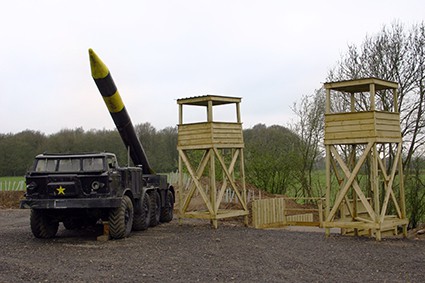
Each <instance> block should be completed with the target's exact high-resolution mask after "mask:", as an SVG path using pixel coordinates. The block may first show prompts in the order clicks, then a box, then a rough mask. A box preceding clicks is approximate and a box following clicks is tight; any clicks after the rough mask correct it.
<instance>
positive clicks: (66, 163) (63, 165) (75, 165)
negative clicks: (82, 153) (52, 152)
mask: <svg viewBox="0 0 425 283" xmlns="http://www.w3.org/2000/svg"><path fill="white" fill-rule="evenodd" d="M81 166H82V168H81ZM103 170H104V158H102V157H87V158H59V159H53V158H45V159H37V163H36V165H35V171H36V172H79V171H103Z"/></svg>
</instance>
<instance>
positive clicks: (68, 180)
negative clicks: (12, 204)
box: [21, 152, 174, 239]
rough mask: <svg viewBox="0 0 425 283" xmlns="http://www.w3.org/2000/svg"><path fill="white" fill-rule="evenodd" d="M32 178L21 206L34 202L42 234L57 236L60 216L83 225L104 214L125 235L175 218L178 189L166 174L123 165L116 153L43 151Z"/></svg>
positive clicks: (68, 224) (115, 232)
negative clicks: (175, 188) (152, 173)
mask: <svg viewBox="0 0 425 283" xmlns="http://www.w3.org/2000/svg"><path fill="white" fill-rule="evenodd" d="M26 183H27V191H26V199H25V200H23V201H22V202H21V207H23V208H31V216H30V224H31V230H32V233H33V234H34V236H35V237H37V238H51V237H54V236H55V235H56V233H57V231H58V227H59V222H63V225H64V226H65V228H66V229H79V228H83V227H87V226H91V225H94V224H96V223H97V222H98V221H99V220H103V221H108V222H109V230H110V236H111V237H112V238H115V239H119V238H123V237H127V236H128V235H129V234H130V231H131V230H135V231H140V230H145V229H147V228H148V227H149V226H155V225H157V224H159V223H160V222H169V221H171V220H172V218H173V206H174V205H173V204H174V190H173V189H172V187H169V186H168V184H167V182H166V176H161V175H143V172H142V169H141V168H140V167H119V165H118V162H117V158H116V156H115V155H114V154H112V153H106V152H103V153H83V154H47V153H45V154H40V155H37V156H36V158H35V161H34V165H33V166H32V169H31V170H30V171H29V172H28V173H27V175H26Z"/></svg>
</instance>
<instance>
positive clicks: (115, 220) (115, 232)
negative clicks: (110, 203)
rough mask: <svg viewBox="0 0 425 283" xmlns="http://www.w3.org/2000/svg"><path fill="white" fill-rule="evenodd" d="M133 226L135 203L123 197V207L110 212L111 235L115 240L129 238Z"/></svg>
mask: <svg viewBox="0 0 425 283" xmlns="http://www.w3.org/2000/svg"><path fill="white" fill-rule="evenodd" d="M132 226H133V203H132V201H131V199H130V198H129V197H128V196H123V198H122V200H121V206H120V207H118V208H114V209H111V210H110V211H109V235H110V236H111V238H113V239H121V238H125V237H128V235H130V232H131V228H132Z"/></svg>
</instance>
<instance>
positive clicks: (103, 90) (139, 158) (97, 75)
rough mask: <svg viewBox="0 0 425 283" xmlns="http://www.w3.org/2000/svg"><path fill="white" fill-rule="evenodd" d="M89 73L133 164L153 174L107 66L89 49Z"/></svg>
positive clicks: (145, 172)
mask: <svg viewBox="0 0 425 283" xmlns="http://www.w3.org/2000/svg"><path fill="white" fill-rule="evenodd" d="M89 57H90V67H91V75H92V77H93V79H94V82H95V83H96V85H97V88H98V89H99V91H100V94H101V95H102V98H103V100H104V101H105V104H106V106H107V107H108V110H109V113H110V114H111V116H112V120H114V123H115V126H116V127H117V129H118V132H119V133H120V135H121V139H122V140H123V142H124V144H125V146H126V147H127V150H129V151H130V157H131V160H133V163H134V165H136V166H140V165H141V166H142V170H143V174H153V173H154V172H153V170H152V169H151V167H150V165H149V162H148V159H147V157H146V154H145V151H144V149H143V146H142V144H141V143H140V141H139V139H138V138H137V135H136V131H135V130H134V127H133V124H132V123H131V119H130V116H129V115H128V113H127V110H126V108H125V106H124V103H123V101H122V99H121V96H120V94H119V92H118V90H117V87H116V86H115V83H114V80H113V79H112V76H111V73H110V72H109V69H108V67H106V65H105V64H104V63H103V62H102V60H100V58H99V57H98V56H97V54H96V53H95V52H94V51H93V50H92V49H89Z"/></svg>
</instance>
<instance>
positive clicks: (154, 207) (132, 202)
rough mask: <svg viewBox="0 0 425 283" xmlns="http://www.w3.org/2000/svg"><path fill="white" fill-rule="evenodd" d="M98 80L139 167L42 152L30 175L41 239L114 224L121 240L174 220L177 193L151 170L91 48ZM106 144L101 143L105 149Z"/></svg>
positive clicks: (35, 229) (107, 157) (107, 156)
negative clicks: (102, 223)
mask: <svg viewBox="0 0 425 283" xmlns="http://www.w3.org/2000/svg"><path fill="white" fill-rule="evenodd" d="M89 56H90V65H91V71H92V77H93V79H94V81H95V83H96V85H97V87H98V89H99V91H100V93H101V95H102V98H103V100H104V102H105V104H106V106H107V108H108V110H109V112H110V114H111V117H112V119H113V121H114V123H115V125H116V127H117V129H118V132H119V134H120V136H121V138H122V140H123V142H124V145H125V146H126V148H127V151H128V155H129V157H130V158H131V160H132V161H133V166H127V167H119V166H118V162H117V158H116V156H115V155H114V154H113V153H106V152H104V153H81V154H75V153H70V154H63V153H62V154H47V153H46V154H40V155H38V156H36V158H35V162H34V165H33V167H32V169H31V170H30V171H29V172H28V173H27V175H26V183H27V190H26V199H25V200H22V201H21V207H22V208H30V209H31V217H30V222H31V230H32V233H33V234H34V236H35V237H37V238H51V237H54V236H55V235H56V233H57V231H58V227H59V223H60V222H62V223H63V225H64V226H65V228H67V229H76V228H81V227H84V226H88V225H93V224H95V223H96V222H98V221H100V220H102V221H105V222H108V225H109V235H110V236H111V237H112V238H115V239H120V238H124V237H127V236H128V235H129V234H130V232H131V231H132V230H136V231H138V230H145V229H147V228H148V227H149V226H156V225H158V224H159V223H160V222H169V221H171V220H172V218H173V209H174V200H175V191H174V188H173V187H172V186H169V185H168V184H167V177H166V176H165V175H158V174H156V173H155V171H154V170H153V169H152V168H151V166H150V164H149V162H148V159H147V157H146V154H145V151H144V149H143V146H142V144H141V143H140V141H139V139H138V137H137V135H136V132H135V129H134V127H133V124H132V122H131V120H130V117H129V115H128V113H127V110H126V108H125V106H124V104H123V102H122V99H121V96H120V95H119V93H118V90H117V88H116V86H115V83H114V81H113V79H112V76H111V74H110V72H109V70H108V68H107V67H106V66H105V64H104V63H103V62H102V61H101V60H100V59H99V57H98V56H97V55H96V54H95V53H94V51H93V50H91V49H90V50H89ZM99 146H101V145H99Z"/></svg>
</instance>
